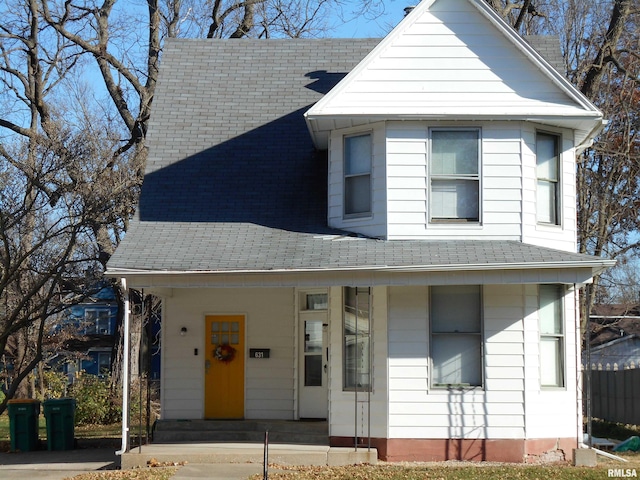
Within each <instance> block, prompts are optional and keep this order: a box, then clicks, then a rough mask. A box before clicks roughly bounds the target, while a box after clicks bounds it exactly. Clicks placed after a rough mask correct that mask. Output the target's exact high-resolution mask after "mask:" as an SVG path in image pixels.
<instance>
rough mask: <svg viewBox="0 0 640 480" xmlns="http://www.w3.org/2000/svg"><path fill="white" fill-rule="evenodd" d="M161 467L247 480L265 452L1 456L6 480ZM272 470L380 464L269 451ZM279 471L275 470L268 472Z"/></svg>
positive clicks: (299, 449) (369, 458)
mask: <svg viewBox="0 0 640 480" xmlns="http://www.w3.org/2000/svg"><path fill="white" fill-rule="evenodd" d="M151 458H153V459H155V460H156V461H157V462H158V463H160V464H163V463H164V462H176V463H178V462H185V461H186V462H187V464H186V465H183V466H180V467H179V470H178V472H177V473H176V474H175V475H174V476H173V477H172V478H173V480H191V479H204V478H206V479H209V480H246V479H247V478H248V477H249V476H251V475H254V474H257V473H262V472H263V461H264V447H263V445H261V444H247V443H223V444H212V443H176V444H150V445H144V446H142V448H140V449H139V448H138V447H134V448H132V449H131V451H130V452H128V453H126V454H124V455H123V456H121V457H120V456H117V455H116V454H115V449H114V448H110V447H109V448H86V449H75V450H64V451H48V450H37V451H33V452H17V453H0V479H2V480H21V479H28V480H64V479H70V478H73V477H75V476H77V475H81V474H83V473H87V472H95V471H98V470H115V469H119V468H120V466H121V465H122V466H123V468H133V467H135V466H143V467H146V466H147V461H148V460H149V459H151ZM268 461H269V463H270V464H273V463H276V464H281V465H344V464H353V463H363V462H366V463H376V462H377V452H376V451H375V450H371V451H370V452H368V451H367V450H366V449H359V450H358V451H357V452H355V451H354V450H353V449H352V448H335V447H328V446H326V447H325V446H317V445H281V444H273V445H270V446H269V459H268ZM270 471H277V469H270Z"/></svg>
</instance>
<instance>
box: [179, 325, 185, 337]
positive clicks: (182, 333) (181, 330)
mask: <svg viewBox="0 0 640 480" xmlns="http://www.w3.org/2000/svg"><path fill="white" fill-rule="evenodd" d="M186 334H187V327H182V328H181V329H180V335H181V336H183V337H184V336H185V335H186Z"/></svg>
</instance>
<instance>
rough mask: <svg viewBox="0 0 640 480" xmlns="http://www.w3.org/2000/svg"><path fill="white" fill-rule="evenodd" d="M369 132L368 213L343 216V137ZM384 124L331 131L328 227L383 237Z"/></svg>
mask: <svg viewBox="0 0 640 480" xmlns="http://www.w3.org/2000/svg"><path fill="white" fill-rule="evenodd" d="M366 132H370V133H371V134H372V136H373V159H372V171H371V202H372V207H371V208H372V212H371V215H368V216H365V217H361V218H344V204H343V198H344V174H343V171H344V160H343V147H344V137H345V136H346V135H353V134H356V133H366ZM384 138H385V132H384V124H383V123H379V124H376V125H369V126H367V127H364V128H358V129H353V128H351V129H344V130H339V131H334V132H332V133H331V140H330V143H329V186H328V197H329V198H328V217H329V218H328V223H329V226H331V227H335V228H340V229H344V230H348V231H351V232H356V233H361V234H363V235H367V236H370V237H377V238H384V237H385V236H386V233H387V232H386V223H387V220H386V218H387V205H386V201H387V200H386V198H387V192H386V188H387V185H386V178H385V177H386V164H385V157H386V151H385V141H384Z"/></svg>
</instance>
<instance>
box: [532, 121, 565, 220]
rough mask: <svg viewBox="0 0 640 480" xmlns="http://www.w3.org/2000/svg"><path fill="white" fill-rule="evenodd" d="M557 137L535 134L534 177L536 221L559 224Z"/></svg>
mask: <svg viewBox="0 0 640 480" xmlns="http://www.w3.org/2000/svg"><path fill="white" fill-rule="evenodd" d="M559 143H560V141H559V137H558V135H552V134H549V133H541V132H538V133H537V134H536V178H537V219H538V223H547V224H550V225H559V224H560V155H559Z"/></svg>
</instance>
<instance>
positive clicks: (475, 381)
mask: <svg viewBox="0 0 640 480" xmlns="http://www.w3.org/2000/svg"><path fill="white" fill-rule="evenodd" d="M481 298H482V294H481V288H480V286H479V285H461V286H436V287H431V302H430V305H431V309H430V312H431V315H430V318H431V366H432V372H431V384H432V386H434V387H466V386H481V385H482V371H483V367H482V300H481Z"/></svg>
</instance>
